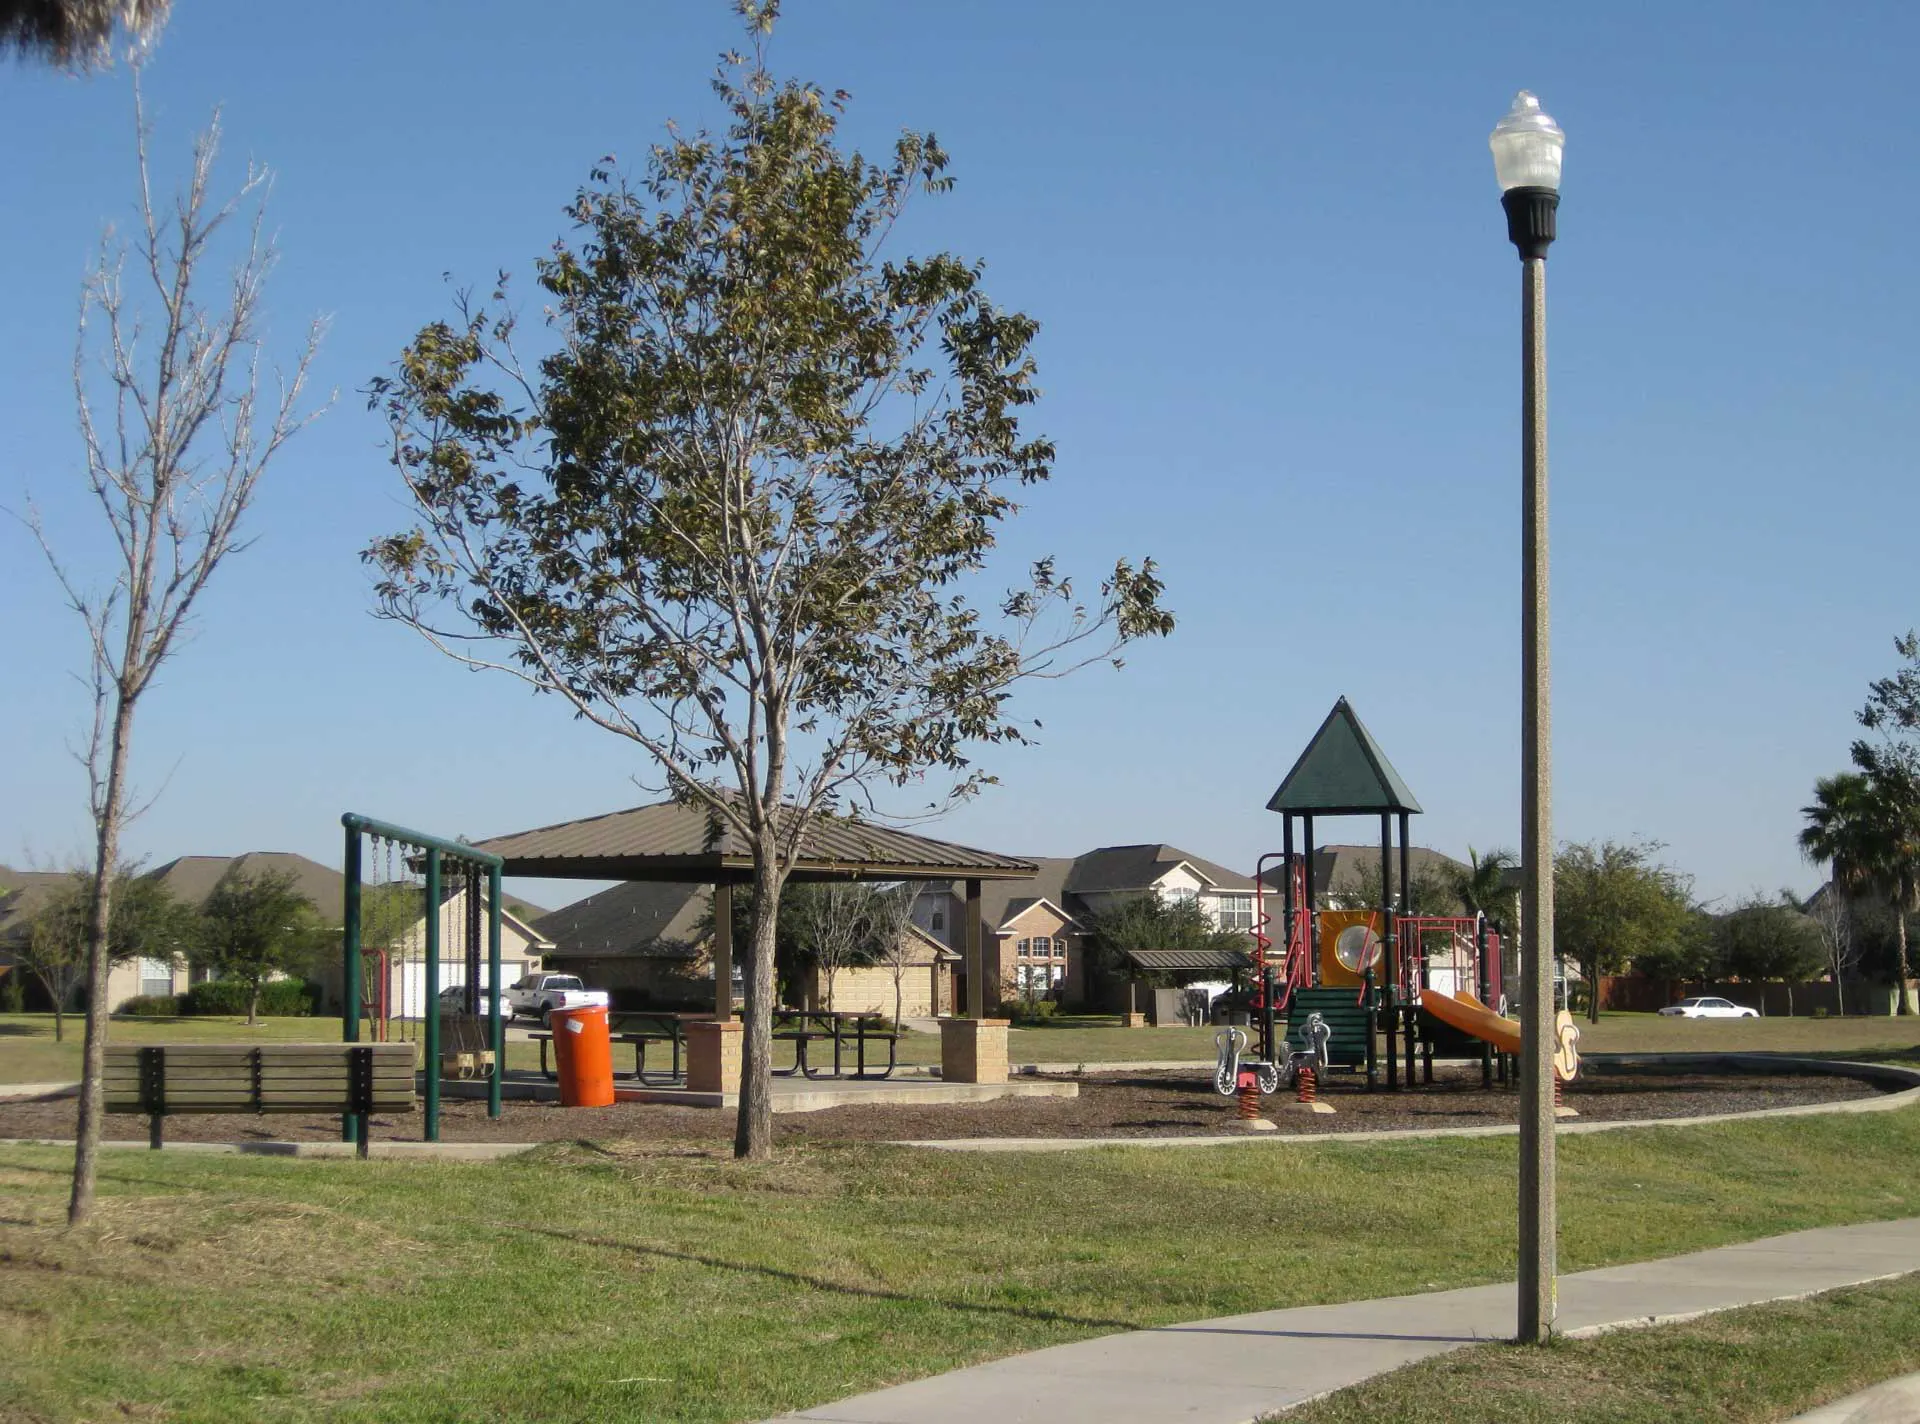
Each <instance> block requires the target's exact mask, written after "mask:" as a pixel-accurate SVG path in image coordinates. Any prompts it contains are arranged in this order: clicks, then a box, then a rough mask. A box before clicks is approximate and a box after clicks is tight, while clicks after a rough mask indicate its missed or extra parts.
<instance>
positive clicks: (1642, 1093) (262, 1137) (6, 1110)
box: [0, 1065, 1879, 1144]
mask: <svg viewBox="0 0 1920 1424" xmlns="http://www.w3.org/2000/svg"><path fill="white" fill-rule="evenodd" d="M1434 1076H1435V1082H1433V1083H1432V1084H1430V1085H1428V1084H1423V1085H1421V1086H1419V1087H1417V1088H1414V1089H1410V1090H1409V1089H1403V1090H1401V1091H1399V1092H1395V1093H1389V1092H1386V1091H1384V1090H1381V1091H1377V1092H1372V1093H1369V1092H1367V1091H1366V1086H1365V1084H1364V1082H1361V1081H1357V1080H1355V1079H1352V1078H1346V1077H1341V1076H1338V1075H1336V1076H1334V1077H1333V1078H1332V1079H1331V1080H1330V1081H1329V1082H1328V1083H1327V1084H1326V1085H1325V1087H1323V1089H1322V1091H1321V1096H1322V1098H1323V1099H1324V1100H1325V1101H1327V1102H1329V1103H1331V1104H1333V1106H1334V1108H1335V1109H1336V1111H1335V1112H1334V1113H1333V1114H1331V1115H1328V1116H1319V1115H1314V1114H1309V1113H1300V1112H1293V1111H1289V1110H1287V1108H1286V1106H1285V1105H1286V1104H1287V1103H1288V1102H1290V1101H1291V1098H1290V1097H1289V1096H1288V1095H1286V1094H1281V1095H1280V1096H1278V1097H1275V1098H1268V1099H1265V1100H1263V1104H1262V1108H1263V1111H1264V1112H1265V1113H1266V1115H1267V1116H1268V1117H1269V1118H1270V1119H1271V1120H1272V1121H1273V1122H1275V1123H1276V1124H1277V1125H1278V1126H1279V1129H1280V1131H1281V1132H1284V1133H1328V1132H1359V1131H1366V1130H1372V1131H1380V1130H1386V1131H1406V1130H1409V1129H1414V1128H1434V1127H1485V1126H1494V1125H1498V1124H1504V1123H1511V1122H1514V1121H1515V1120H1516V1118H1517V1115H1518V1104H1519V1095H1518V1093H1517V1092H1515V1091H1514V1090H1513V1089H1512V1088H1510V1087H1503V1086H1499V1085H1496V1086H1494V1087H1493V1088H1491V1089H1486V1088H1483V1087H1481V1084H1480V1072H1479V1069H1478V1068H1477V1067H1452V1066H1450V1067H1443V1068H1437V1069H1436V1070H1435V1074H1434ZM1076 1081H1078V1082H1079V1084H1080V1096H1079V1097H1077V1098H1008V1099H1002V1100H1000V1101H998V1102H990V1103H952V1104H927V1105H925V1106H919V1105H902V1104H890V1105H881V1104H876V1105H874V1106H871V1107H868V1106H854V1107H843V1108H830V1109H828V1110H826V1111H824V1112H814V1113H800V1114H792V1115H782V1116H781V1117H779V1118H777V1119H776V1124H777V1127H776V1130H777V1133H778V1136H779V1137H780V1139H781V1140H782V1141H787V1142H870V1141H887V1140H898V1139H903V1138H907V1139H930V1138H965V1137H1177V1136H1191V1135H1194V1134H1201V1133H1218V1132H1226V1131H1232V1130H1234V1129H1235V1119H1234V1105H1233V1102H1232V1100H1230V1099H1227V1098H1223V1097H1221V1096H1220V1095H1219V1094H1217V1093H1216V1092H1214V1091H1213V1084H1212V1082H1211V1080H1210V1078H1209V1075H1207V1074H1204V1073H1199V1072H1194V1071H1184V1072H1183V1071H1157V1072H1135V1073H1125V1072H1120V1073H1100V1074H1088V1075H1085V1076H1082V1077H1080V1078H1078V1079H1077V1080H1076ZM1878 1092H1879V1089H1877V1088H1876V1087H1874V1086H1873V1085H1872V1084H1870V1083H1863V1082H1860V1081H1858V1080H1857V1079H1852V1078H1839V1077H1829V1076H1826V1075H1824V1074H1805V1075H1793V1076H1777V1075H1774V1074H1767V1073H1744V1072H1738V1073H1737V1072H1722V1073H1709V1072H1698V1071H1676V1070H1673V1069H1661V1068H1659V1067H1653V1066H1647V1067H1638V1066H1635V1067H1628V1066H1624V1065H1623V1066H1612V1065H1609V1066H1605V1067H1602V1068H1598V1069H1596V1070H1595V1071H1591V1072H1588V1073H1584V1074H1582V1076H1581V1077H1580V1079H1579V1080H1578V1081H1576V1082H1575V1083H1573V1084H1571V1085H1570V1086H1569V1087H1568V1089H1567V1092H1566V1102H1567V1105H1568V1106H1570V1107H1573V1108H1576V1109H1577V1110H1578V1111H1579V1113H1580V1116H1581V1118H1583V1119H1587V1120H1591V1121H1609V1120H1613V1121H1618V1120H1622V1119H1633V1118H1670V1117H1694V1116H1698V1115H1703V1114H1710V1113H1738V1112H1754V1111H1757V1110H1759V1109H1762V1108H1780V1107H1795V1106H1799V1105H1801V1104H1807V1103H1829V1102H1842V1101H1846V1100H1848V1099H1855V1098H1869V1097H1873V1096H1875V1095H1876V1094H1877V1093H1878ZM74 1112H75V1103H74V1101H73V1100H72V1099H63V1100H57V1101H53V1102H39V1103H0V1137H66V1138H70V1137H71V1136H72V1135H73V1130H74ZM733 1118H734V1115H733V1114H732V1113H731V1112H727V1111H715V1110H713V1109H711V1108H686V1107H672V1106H667V1105H664V1104H653V1103H635V1104H620V1105H617V1106H615V1107H610V1108H572V1109H568V1108H562V1107H559V1106H558V1105H556V1104H551V1103H509V1104H508V1105H507V1108H506V1114H505V1116H504V1117H502V1118H501V1119H500V1120H499V1121H498V1122H493V1121H491V1120H489V1119H488V1117H487V1114H486V1106H485V1104H484V1103H480V1102H474V1101H469V1100H457V1101H449V1102H446V1103H443V1104H442V1107H441V1119H440V1135H441V1137H442V1139H443V1140H445V1141H448V1142H487V1141H501V1142H555V1141H568V1140H588V1141H594V1140H598V1141H611V1140H616V1139H644V1140H647V1141H655V1142H689V1143H701V1144H716V1143H721V1142H725V1141H728V1140H730V1139H731V1137H732V1134H733ZM422 1124H423V1120H422V1118H421V1116H420V1115H419V1114H418V1113H415V1114H412V1115H411V1116H388V1117H378V1118H375V1119H374V1120H373V1123H372V1134H373V1136H374V1137H375V1138H376V1139H379V1140H400V1141H418V1140H419V1139H420V1135H421V1131H422ZM146 1131H147V1124H146V1119H145V1118H141V1117H130V1116H109V1117H108V1118H107V1120H106V1135H107V1136H108V1137H109V1138H117V1139H128V1138H133V1139H143V1138H145V1136H146ZM339 1136H340V1122H339V1119H338V1118H334V1117H320V1116H303V1115H296V1114H290V1115H287V1116H284V1117H281V1116H274V1117H252V1116H244V1115H242V1116H232V1117H217V1116H185V1117H174V1118H169V1119H167V1137H168V1138H169V1139H170V1140H173V1141H180V1142H262V1141H338V1140H339Z"/></svg>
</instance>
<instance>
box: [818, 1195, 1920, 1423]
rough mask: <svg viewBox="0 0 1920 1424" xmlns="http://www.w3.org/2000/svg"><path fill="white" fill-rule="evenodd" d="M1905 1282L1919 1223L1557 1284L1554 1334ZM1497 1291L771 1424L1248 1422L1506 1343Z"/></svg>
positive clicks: (1233, 1332)
mask: <svg viewBox="0 0 1920 1424" xmlns="http://www.w3.org/2000/svg"><path fill="white" fill-rule="evenodd" d="M1911 1271H1920V1218H1915V1219H1909V1220H1906V1221H1891V1222H1870V1223H1867V1224H1864V1225H1860V1226H1836V1227H1825V1228H1822V1229H1820V1230H1816V1231H1801V1232H1795V1233H1794V1234H1792V1235H1790V1236H1774V1237H1769V1238H1767V1239H1765V1240H1761V1241H1751V1242H1747V1243H1745V1244H1744V1245H1739V1246H1723V1247H1719V1248H1717V1249H1715V1250H1711V1251H1699V1252H1695V1253H1694V1254H1692V1255H1688V1256H1675V1257H1671V1258H1669V1259H1667V1260H1664V1261H1648V1262H1643V1263H1640V1264H1637V1265H1630V1266H1608V1267H1605V1268H1603V1269H1601V1270H1596V1271H1581V1272H1580V1273H1578V1274H1577V1275H1569V1276H1562V1277H1561V1278H1560V1314H1559V1329H1560V1331H1561V1332H1562V1333H1563V1334H1569V1335H1579V1334H1597V1333H1599V1332H1600V1331H1603V1330H1608V1329H1620V1328H1626V1327H1632V1326H1639V1325H1655V1324H1662V1323H1668V1322H1672V1321H1677V1320H1685V1319H1688V1318H1690V1317H1692V1316H1696V1315H1706V1314H1710V1313H1712V1312H1714V1311H1718V1310H1729V1309H1732V1308H1734V1307H1736V1306H1742V1305H1758V1304H1760V1303H1761V1302H1763V1301H1769V1300H1785V1299H1792V1298H1794V1297H1798V1296H1805V1295H1812V1294H1816V1293H1818V1292H1820V1291H1826V1290H1834V1289H1836V1288H1838V1287H1841V1286H1850V1285H1859V1284H1861V1283H1863V1282H1865V1281H1873V1280H1884V1279H1886V1278H1888V1277H1890V1276H1898V1275H1905V1274H1907V1273H1908V1272H1911ZM1515 1315H1516V1307H1515V1303H1514V1287H1513V1286H1512V1285H1511V1284H1506V1285H1497V1286H1475V1287H1470V1288H1468V1289H1465V1290H1451V1291H1437V1292H1435V1293H1433V1294H1430V1295H1414V1296H1401V1297H1398V1298H1395V1299H1391V1300H1368V1301H1355V1302H1351V1303H1349V1304H1346V1305H1323V1306H1307V1307H1303V1308H1300V1309H1295V1310H1273V1311H1264V1312H1261V1313H1260V1314H1257V1315H1240V1316H1230V1317H1227V1318H1224V1319H1220V1320H1202V1321H1196V1322H1194V1323H1191V1324H1187V1325H1170V1326H1166V1327H1163V1328H1161V1329H1158V1330H1142V1331H1133V1332H1130V1333H1127V1334H1121V1335H1109V1336H1105V1337H1102V1338H1100V1339H1096V1340H1086V1341H1082V1342H1080V1343H1079V1344H1075V1345H1056V1346H1054V1347H1053V1348H1052V1349H1047V1350H1036V1351H1034V1352H1033V1353H1032V1354H1027V1355H1016V1356H1013V1357H1012V1358H1010V1359H1005V1360H998V1361H995V1362H993V1363H991V1364H986V1365H976V1366H975V1367H973V1368H972V1369H966V1370H956V1371H954V1372H953V1373H952V1374H945V1375H936V1376H934V1377H933V1378H931V1379H924V1380H918V1381H916V1382H915V1383H913V1384H905V1385H900V1386H898V1387H896V1388H894V1389H886V1390H880V1391H877V1392H875V1393H873V1394H863V1395H858V1396H856V1397H854V1398H852V1399H847V1400H842V1401H841V1402H840V1403H838V1404H827V1405H822V1406H820V1407H819V1408H817V1409H809V1410H805V1411H803V1412H801V1413H799V1414H791V1415H786V1416H783V1417H784V1418H785V1419H787V1420H814V1421H834V1422H835V1424H975V1421H977V1420H981V1419H991V1420H993V1421H994V1424H1176V1421H1177V1424H1248V1421H1250V1420H1253V1419H1257V1418H1259V1417H1260V1416H1262V1415H1264V1414H1271V1413H1274V1412H1276V1411H1279V1410H1283V1409H1288V1408H1290V1407H1292V1406H1294V1405H1296V1404H1301V1403H1304V1402H1305V1401H1307V1400H1309V1399H1313V1398H1315V1397H1317V1396H1319V1395H1322V1394H1325V1393H1327V1392H1329V1391H1331V1390H1336V1389H1342V1388H1344V1387H1346V1386H1347V1385H1351V1384H1357V1383H1359V1382H1360V1381H1361V1380H1364V1379H1367V1378H1369V1377H1371V1376H1373V1375H1377V1374H1382V1373H1384V1372H1386V1371H1388V1370H1391V1369H1396V1368H1398V1367H1399V1366H1401V1365H1406V1364H1412V1363H1413V1362H1414V1361H1416V1360H1423V1359H1426V1358H1427V1357H1428V1356H1431V1355H1438V1354H1442V1353H1444V1352H1445V1351H1448V1350H1456V1349H1459V1348H1460V1347H1461V1346H1464V1345H1472V1344H1476V1343H1479V1342H1482V1341H1487V1340H1501V1339H1509V1338H1511V1337H1512V1334H1513V1328H1514V1321H1515Z"/></svg>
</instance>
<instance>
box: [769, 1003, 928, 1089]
mask: <svg viewBox="0 0 1920 1424" xmlns="http://www.w3.org/2000/svg"><path fill="white" fill-rule="evenodd" d="M773 1037H774V1040H775V1042H779V1043H791V1044H792V1045H793V1066H792V1067H791V1068H776V1069H774V1070H773V1071H774V1072H775V1073H777V1074H779V1075H780V1076H781V1077H783V1078H791V1077H792V1076H793V1075H794V1074H795V1073H799V1074H802V1075H804V1076H805V1077H808V1078H845V1077H854V1078H890V1077H892V1076H893V1072H894V1069H895V1068H896V1067H898V1066H899V1063H898V1055H899V1048H900V1030H899V1028H898V1027H897V1026H896V1025H893V1024H889V1023H888V1022H887V1017H886V1015H885V1014H881V1013H876V1012H873V1011H871V1010H868V1011H865V1012H858V1013H835V1012H831V1011H828V1010H823V1009H776V1010H775V1011H774V1014H773ZM826 1042H831V1043H832V1044H833V1067H831V1068H828V1067H826V1066H825V1065H823V1064H822V1065H815V1064H813V1063H809V1062H808V1061H807V1056H808V1055H807V1045H808V1044H810V1043H826ZM869 1043H872V1044H876V1045H877V1044H881V1043H884V1044H886V1045H887V1063H886V1066H885V1067H884V1068H882V1067H879V1066H878V1065H876V1066H875V1067H874V1068H873V1069H871V1070H869V1069H868V1067H867V1045H868V1044H869ZM849 1044H851V1045H852V1048H853V1053H854V1067H853V1072H852V1073H850V1074H849V1073H848V1072H847V1071H846V1065H845V1061H844V1059H843V1057H842V1055H843V1053H844V1052H845V1050H846V1048H847V1047H848V1045H849Z"/></svg>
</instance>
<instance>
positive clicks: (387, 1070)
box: [105, 1043, 415, 1157]
mask: <svg viewBox="0 0 1920 1424" xmlns="http://www.w3.org/2000/svg"><path fill="white" fill-rule="evenodd" d="M414 1052H415V1050H414V1046H413V1045H412V1044H411V1043H272V1044H259V1045H248V1044H239V1043H156V1044H147V1045H144V1046H123V1047H112V1046H110V1047H108V1049H107V1061H106V1082H105V1088H106V1109H107V1111H108V1112H110V1113H142V1114H144V1115H145V1116H146V1117H147V1119H148V1142H149V1145H151V1146H153V1147H156V1148H157V1147H159V1146H160V1144H161V1138H162V1134H163V1128H162V1124H163V1123H164V1122H165V1120H166V1119H167V1117H168V1116H169V1115H170V1114H180V1113H341V1114H350V1115H353V1116H362V1115H364V1114H367V1113H405V1112H412V1111H413V1104H414V1080H413V1071H414ZM359 1146H360V1155H361V1156H363V1157H364V1156H366V1153H367V1143H366V1134H365V1133H361V1134H360V1136H359Z"/></svg>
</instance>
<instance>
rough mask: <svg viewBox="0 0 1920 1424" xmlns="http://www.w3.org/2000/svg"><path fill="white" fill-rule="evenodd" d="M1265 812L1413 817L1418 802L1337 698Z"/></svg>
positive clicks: (1376, 745) (1352, 712)
mask: <svg viewBox="0 0 1920 1424" xmlns="http://www.w3.org/2000/svg"><path fill="white" fill-rule="evenodd" d="M1267 809H1268V810H1269V811H1282V812H1287V813H1289V814H1292V815H1297V816H1361V815H1376V814H1378V813H1380V812H1383V811H1408V812H1413V813H1415V814H1417V813H1418V812H1419V810H1420V803H1419V802H1418V801H1416V800H1414V798H1413V793H1412V792H1411V791H1409V790H1407V783H1406V782H1404V781H1402V780H1401V779H1400V773H1399V772H1397V771H1395V770H1394V769H1393V763H1392V762H1390V761H1388V760H1387V754H1386V753H1385V752H1383V751H1381V750H1380V744H1379V743H1378V742H1376V741H1375V740H1374V739H1373V733H1371V732H1369V731H1368V730H1367V729H1366V727H1365V726H1364V725H1362V723H1361V721H1360V719H1359V717H1358V716H1356V715H1355V714H1354V710H1353V708H1352V706H1351V705H1350V704H1349V703H1348V702H1347V699H1346V698H1344V697H1342V698H1341V699H1340V700H1339V701H1338V702H1335V703H1334V704H1333V710H1332V711H1331V712H1329V713H1327V720H1326V721H1324V722H1322V723H1321V724H1320V730H1319V731H1317V732H1315V733H1314V734H1313V740H1312V741H1311V742H1309V743H1307V749H1306V750H1305V751H1304V752H1302V753H1300V760H1298V761H1297V762H1295V763H1294V764H1293V770H1292V771H1290V772H1288V773H1287V777H1286V780H1284V781H1282V782H1281V783H1280V789H1279V790H1278V791H1276V792H1274V793H1273V799H1272V800H1271V801H1269V802H1267Z"/></svg>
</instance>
